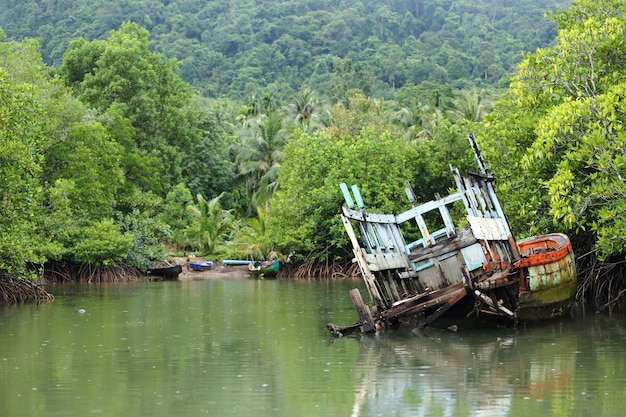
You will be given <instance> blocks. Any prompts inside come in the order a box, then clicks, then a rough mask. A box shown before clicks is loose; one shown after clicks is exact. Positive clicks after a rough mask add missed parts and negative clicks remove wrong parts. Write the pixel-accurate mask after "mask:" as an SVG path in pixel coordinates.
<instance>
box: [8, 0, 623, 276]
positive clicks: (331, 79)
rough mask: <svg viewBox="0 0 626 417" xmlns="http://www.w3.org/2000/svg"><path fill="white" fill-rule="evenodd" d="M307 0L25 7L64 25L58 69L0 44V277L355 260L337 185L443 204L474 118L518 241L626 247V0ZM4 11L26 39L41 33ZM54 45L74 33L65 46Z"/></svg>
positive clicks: (367, 194) (380, 203)
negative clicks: (169, 256) (49, 267)
mask: <svg viewBox="0 0 626 417" xmlns="http://www.w3.org/2000/svg"><path fill="white" fill-rule="evenodd" d="M329 3H330V2H329ZM297 4H298V5H299V6H301V7H300V8H299V9H298V10H297V11H295V9H294V5H295V3H294V4H292V3H291V2H271V1H270V2H263V4H256V3H254V4H253V3H252V2H251V3H250V4H248V3H247V2H243V1H242V2H221V1H219V2H217V1H216V2H200V1H198V2H193V1H191V2H182V1H179V2H174V1H172V2H169V3H167V4H163V3H159V2H152V3H150V5H151V6H154V7H153V8H150V9H149V11H147V10H148V9H146V10H144V9H143V8H142V7H144V6H145V4H144V2H142V1H137V2H115V7H111V9H110V10H109V14H104V15H98V17H95V16H96V14H89V15H88V13H87V12H88V11H92V10H93V7H100V6H103V5H106V6H107V7H109V6H111V5H110V4H109V2H107V1H103V2H99V3H98V2H84V1H74V2H69V3H65V2H56V3H55V2H36V1H31V2H20V3H19V4H18V3H15V4H11V7H10V8H9V9H8V12H10V13H8V14H9V15H11V13H12V16H14V17H15V18H16V19H17V20H19V19H18V18H24V17H29V18H30V19H35V21H37V19H39V20H38V22H39V23H38V24H37V25H35V26H33V30H32V32H31V35H36V36H41V33H43V32H41V31H44V26H46V27H47V29H45V30H49V31H50V32H49V33H50V34H52V32H53V31H52V28H54V27H55V26H54V25H56V24H57V23H59V22H64V23H65V24H67V26H66V27H65V30H66V31H65V32H63V31H60V32H59V33H58V37H55V36H50V37H49V38H46V40H45V43H42V45H43V49H42V51H43V52H44V53H45V54H46V59H48V60H50V61H51V62H53V63H54V64H55V65H58V66H57V67H54V68H50V67H47V66H45V65H44V64H43V59H42V57H41V55H39V53H38V44H37V42H36V41H33V40H24V41H21V42H17V41H12V40H4V41H3V42H0V162H1V164H0V174H1V175H2V178H3V183H2V184H0V196H2V198H3V205H2V206H1V207H0V210H1V211H0V215H1V217H0V269H3V270H7V271H10V272H12V273H21V272H23V269H24V263H23V261H24V260H26V261H33V262H37V263H40V262H45V261H46V260H51V261H58V262H61V263H85V264H89V265H97V266H103V267H106V266H109V265H115V264H120V263H121V264H125V265H130V266H132V267H135V268H137V269H139V270H142V271H145V270H147V269H149V267H150V265H151V264H152V262H153V261H154V260H156V259H159V258H162V257H163V256H164V253H165V245H168V247H169V248H170V249H172V250H181V251H183V250H184V251H198V252H200V253H202V254H205V255H210V256H212V257H218V256H225V255H228V256H229V257H237V256H241V257H246V256H249V257H254V258H259V257H267V256H268V255H269V253H270V252H272V251H276V252H278V253H279V254H280V255H282V256H286V255H287V254H289V253H294V254H295V255H296V256H298V257H300V258H306V259H309V260H325V259H336V258H338V257H346V256H350V254H349V251H348V250H347V248H346V243H347V239H346V237H345V233H344V232H343V229H342V225H341V224H340V220H339V217H338V216H337V214H338V210H339V206H340V205H341V204H342V196H341V193H340V192H339V188H338V186H339V183H341V182H347V183H348V184H349V185H352V184H357V185H358V186H359V188H360V190H361V193H362V195H363V197H364V198H365V201H366V204H367V205H368V207H369V208H371V209H374V210H392V211H398V210H402V209H403V208H406V207H407V206H406V204H405V203H403V200H404V196H403V191H402V190H403V189H404V186H405V182H406V181H409V182H410V184H411V185H412V187H413V188H414V190H415V194H416V195H417V197H418V198H419V199H420V200H422V201H426V200H429V199H431V198H433V196H434V195H435V193H441V194H444V193H446V192H447V191H448V188H449V187H450V186H452V183H451V177H450V175H449V167H448V166H449V165H453V166H455V167H458V168H459V169H460V170H461V171H466V170H468V169H472V167H473V160H472V158H471V156H470V150H469V146H468V145H467V139H466V135H467V133H469V132H472V131H475V132H477V133H478V137H479V140H481V141H482V144H483V146H484V151H485V155H486V156H487V161H488V163H489V164H490V166H491V168H492V170H493V171H495V172H496V174H497V175H498V177H499V178H500V182H499V187H500V189H501V191H502V193H501V195H502V196H503V199H504V200H505V206H506V208H507V212H509V215H510V216H511V220H512V223H513V225H514V228H515V231H516V233H517V234H519V235H525V234H533V233H539V232H547V231H554V230H563V231H567V232H568V233H570V234H571V235H572V236H573V237H574V238H575V241H577V242H578V244H579V245H580V246H581V247H584V246H585V245H586V246H587V247H589V248H595V249H598V251H599V253H600V254H601V256H602V257H606V256H610V255H612V254H616V253H622V252H624V251H625V250H626V243H625V241H624V239H623V236H624V232H626V230H624V228H625V226H624V224H623V220H622V216H621V213H623V211H624V209H626V207H625V206H624V201H625V200H624V195H625V190H624V181H623V178H624V175H626V174H625V172H624V170H625V167H624V148H625V146H624V145H625V139H624V138H623V132H622V130H623V129H622V127H623V123H624V116H623V115H624V109H623V105H622V104H621V103H622V102H623V101H624V97H623V96H624V95H625V94H626V93H625V91H626V87H625V85H626V84H625V82H624V79H625V74H626V73H625V69H624V68H625V66H624V60H623V56H624V52H626V51H625V50H624V49H625V47H624V43H623V41H622V39H623V34H624V27H625V25H626V23H625V19H624V11H625V10H624V6H623V5H622V4H621V3H619V2H617V1H615V0H602V1H596V2H593V3H592V2H590V1H588V0H585V1H580V2H577V3H575V4H574V6H573V7H572V8H571V9H568V10H567V11H562V12H558V13H555V14H554V15H553V21H554V22H548V21H544V20H542V19H539V18H537V20H536V21H533V22H532V25H531V24H530V23H529V24H528V25H524V24H523V23H524V22H525V20H524V19H526V18H530V17H531V16H535V14H537V13H538V10H539V9H537V7H535V6H533V4H534V3H533V2H515V3H510V4H509V2H506V1H495V2H486V1H484V2H473V3H472V4H470V2H465V1H458V2H452V1H449V2H442V4H441V5H439V6H435V3H434V2H430V1H418V2H402V1H387V2H379V3H376V4H375V5H374V4H371V5H369V4H368V5H367V6H365V5H363V4H362V3H360V2H350V3H347V2H342V3H340V4H339V5H335V4H332V5H331V4H326V3H325V2H322V3H314V2H306V1H303V2H300V3H297ZM555 4H556V3H555ZM25 5H28V7H26V6H25ZM52 5H56V7H57V8H56V9H54V10H56V11H54V13H53V8H52ZM133 6H134V7H135V8H132V7H133ZM244 6H245V7H244ZM542 7H544V8H543V9H541V10H545V5H544V6H542ZM174 9H175V11H176V13H174ZM37 10H40V12H41V13H38V12H37ZM120 10H121V11H122V12H123V14H124V17H125V18H127V19H130V20H131V21H130V22H128V21H127V22H125V23H122V22H121V21H120V22H118V21H117V17H118V16H117V12H118V11H120ZM155 10H157V11H158V10H160V12H158V13H157V12H155ZM70 11H72V12H80V13H78V14H76V15H73V16H75V17H73V19H74V23H71V22H69V21H68V20H66V19H68V18H67V16H66V15H67V14H68V13H69V12H70ZM0 12H3V11H2V10H0ZM137 13H140V14H137ZM155 13H156V14H155ZM53 15H54V16H55V17H54V18H52V17H51V16H53ZM0 16H2V18H0V19H4V18H5V17H6V16H7V14H6V13H0ZM87 16H89V17H87ZM103 16H105V17H106V16H108V17H109V18H110V20H108V21H107V22H108V23H107V24H102V23H103V21H102V20H101V19H103ZM174 16H178V20H176V22H177V23H176V24H174V23H172V22H173V20H172V19H173V17H174ZM194 16H195V19H194ZM138 17H141V20H142V24H141V25H140V24H137V23H136V22H137V21H138V20H139V19H138ZM246 17H247V18H248V20H245V18H246ZM513 17H515V18H516V19H518V21H519V24H518V25H515V26H514V27H511V28H509V29H507V30H508V32H506V33H505V32H503V31H504V30H505V29H504V25H505V23H506V22H508V21H510V19H512V18H513ZM93 18H95V19H96V20H98V22H99V23H98V24H96V23H94V22H93V21H90V20H89V19H93ZM211 19H212V20H211ZM29 22H31V21H30V20H29ZM43 22H46V23H45V24H43ZM86 22H90V23H94V24H93V25H91V24H90V25H88V24H87V23H86ZM402 22H404V23H402ZM0 23H3V24H8V26H9V27H10V28H11V30H12V31H14V32H15V35H14V36H16V37H20V36H22V34H24V33H23V32H20V30H24V27H28V25H25V26H24V27H21V26H20V27H19V28H18V27H17V26H15V25H14V24H13V22H11V23H5V22H2V20H0ZM77 23H79V24H78V26H76V25H77ZM209 23H210V24H209ZM279 23H280V24H279ZM357 23H358V24H357ZM108 24H115V25H118V26H115V27H114V28H109V27H108ZM233 25H234V26H233ZM146 27H147V28H150V29H151V31H152V33H151V32H149V31H148V29H146ZM201 27H202V28H203V30H202V31H198V30H197V29H198V28H201ZM531 27H532V30H531ZM556 27H560V28H561V30H560V32H559V36H558V38H557V40H556V45H555V46H553V47H550V48H546V49H539V50H537V51H536V52H535V53H532V54H528V55H526V57H525V59H524V60H523V62H522V63H521V64H520V65H519V66H518V67H517V73H516V75H515V76H514V77H513V80H512V83H511V86H510V88H509V90H508V91H507V92H506V93H505V94H504V95H503V96H501V97H500V99H499V100H498V102H497V105H496V107H495V110H494V111H493V112H491V114H489V115H488V116H487V118H486V119H484V120H483V118H484V117H485V115H486V114H488V112H489V111H490V110H491V100H492V98H493V97H495V96H496V91H497V90H496V88H495V86H496V85H497V84H498V82H499V80H500V79H501V77H505V74H506V72H507V71H508V70H510V69H512V67H513V65H514V64H515V59H514V58H513V56H514V55H515V54H518V53H520V52H521V51H522V50H525V49H530V48H534V46H535V45H538V44H541V45H544V46H545V45H546V44H547V43H548V41H550V40H551V38H550V34H551V33H553V29H552V28H556ZM104 28H106V30H104ZM165 28H169V30H165ZM182 28H185V29H184V30H183V29H182ZM391 28H393V30H392V29H391ZM18 29H19V30H18ZM109 29H115V30H113V31H111V32H110V31H109ZM100 30H103V31H102V32H101V33H100V32H99V31H100ZM217 30H219V33H220V36H214V34H215V33H216V32H215V31H217ZM72 31H78V32H80V36H76V37H74V38H71V37H72V36H73V35H71V34H69V33H70V32H71V33H74V32H72ZM181 31H182V32H181ZM529 31H530V32H529ZM532 31H535V32H532ZM536 31H539V32H540V34H539V35H538V34H537V32H536ZM78 32H77V33H78ZM183 33H184V36H182V38H181V37H177V35H182V34H183ZM64 34H65V35H64ZM63 36H66V37H70V38H69V39H68V38H63V39H62V40H61V37H63ZM526 36H528V37H529V39H530V38H532V41H528V42H526V43H525V41H524V42H522V40H523V39H526V38H525V37H526ZM150 39H153V40H150ZM181 39H184V41H183V40H181ZM298 39H299V40H300V41H301V42H295V43H294V45H292V47H291V48H290V49H282V50H281V49H280V48H279V47H280V45H285V43H284V42H285V41H286V40H294V41H295V40H298ZM166 40H167V41H166ZM54 42H57V43H56V44H55V45H56V47H60V45H67V48H66V49H63V53H62V54H61V57H60V58H58V57H57V56H56V55H55V54H56V53H52V50H51V49H50V45H52V44H53V43H54ZM297 45H300V46H302V48H298V47H297ZM185 46H189V47H190V48H191V49H193V48H195V49H194V52H193V53H191V52H189V50H187V52H185V51H186V49H185ZM53 49H54V48H53ZM279 50H280V51H282V52H281V54H283V57H282V58H281V56H280V55H278V54H277V51H279ZM156 51H160V52H156ZM286 51H289V53H288V55H289V56H290V57H291V58H293V59H295V60H294V61H290V60H285V59H283V58H285V55H284V54H286V53H287V52H286ZM181 54H182V55H181ZM184 54H189V55H184ZM298 54H305V55H303V56H302V57H301V58H302V59H301V60H299V59H296V58H295V57H296V56H297V55H298ZM485 54H487V55H489V54H493V55H494V56H493V57H491V58H489V57H488V56H486V55H485ZM174 56H175V57H177V58H178V61H177V60H176V59H174V58H172V57H174ZM211 57H213V58H215V59H214V60H213V58H211ZM392 57H393V59H392ZM495 57H497V59H495ZM218 58H219V59H218ZM291 58H290V59H291ZM196 59H197V60H196ZM207 59H208V60H213V61H211V62H212V63H211V64H209V63H206V62H205V64H201V62H200V60H207ZM457 59H460V60H462V61H463V64H462V65H464V66H466V67H464V68H465V69H463V68H460V67H459V68H457V70H456V72H455V70H454V68H455V65H453V64H454V62H455V60H457ZM494 59H495V61H494ZM203 62H204V61H203ZM487 63H488V65H487V66H486V67H484V65H485V64H487ZM457 64H459V65H461V64H460V63H458V62H457ZM481 65H482V67H481ZM192 68H193V69H194V70H197V71H201V72H202V71H204V72H202V73H198V74H197V77H198V78H194V77H191V76H190V73H189V71H190V70H191V69H192ZM420 74H421V75H420ZM453 74H456V75H453ZM503 79H506V77H505V78H503ZM190 83H192V84H194V85H195V86H196V88H197V87H198V86H201V87H202V88H200V89H198V90H202V91H198V90H196V89H194V88H193V87H192V85H191V84H190ZM305 86H306V87H305ZM459 87H466V89H465V90H459V89H458V88H459ZM479 87H486V88H479ZM202 94H204V95H205V96H211V97H212V98H209V97H203V96H202ZM219 95H227V96H228V98H222V99H217V100H216V99H215V96H219ZM481 129H482V130H483V131H482V132H480V131H479V130H481ZM194 196H195V198H194Z"/></svg>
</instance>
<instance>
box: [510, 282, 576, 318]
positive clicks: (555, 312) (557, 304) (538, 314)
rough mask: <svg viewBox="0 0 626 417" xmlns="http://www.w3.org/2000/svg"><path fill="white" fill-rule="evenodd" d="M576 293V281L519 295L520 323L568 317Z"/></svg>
mask: <svg viewBox="0 0 626 417" xmlns="http://www.w3.org/2000/svg"><path fill="white" fill-rule="evenodd" d="M575 293H576V280H575V279H574V280H571V281H566V282H562V283H561V284H559V285H557V286H555V287H552V288H548V289H545V290H540V291H536V292H532V293H531V292H523V293H520V295H519V306H518V307H517V311H516V316H517V319H518V320H519V321H541V320H549V319H554V318H559V317H563V316H566V315H567V314H568V313H569V311H570V307H571V306H572V302H573V300H574V294H575Z"/></svg>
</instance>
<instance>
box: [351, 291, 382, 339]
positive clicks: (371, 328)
mask: <svg viewBox="0 0 626 417" xmlns="http://www.w3.org/2000/svg"><path fill="white" fill-rule="evenodd" d="M350 298H352V303H353V304H354V307H356V311H357V313H358V314H359V321H360V322H361V326H362V328H363V333H375V332H376V326H375V325H374V319H373V318H372V313H371V312H370V309H369V307H368V306H367V305H366V304H365V303H364V302H363V298H362V297H361V292H360V291H359V289H358V288H354V289H352V290H351V291H350Z"/></svg>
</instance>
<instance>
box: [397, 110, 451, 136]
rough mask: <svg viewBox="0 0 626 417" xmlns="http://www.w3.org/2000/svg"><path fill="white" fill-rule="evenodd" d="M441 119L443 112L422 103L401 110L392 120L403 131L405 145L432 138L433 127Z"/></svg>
mask: <svg viewBox="0 0 626 417" xmlns="http://www.w3.org/2000/svg"><path fill="white" fill-rule="evenodd" d="M442 119H443V112H442V111H441V110H440V109H439V108H438V107H434V106H431V105H429V104H424V103H422V102H417V103H415V107H414V108H411V109H410V108H406V107H403V108H401V109H400V110H398V111H397V112H396V113H395V114H394V116H393V118H392V120H393V122H394V123H395V124H397V125H399V126H401V127H402V128H403V129H404V132H405V134H404V137H405V139H406V141H407V144H409V143H413V142H417V141H419V140H422V139H429V138H432V137H433V135H434V130H435V127H437V125H439V124H440V123H441V120H442Z"/></svg>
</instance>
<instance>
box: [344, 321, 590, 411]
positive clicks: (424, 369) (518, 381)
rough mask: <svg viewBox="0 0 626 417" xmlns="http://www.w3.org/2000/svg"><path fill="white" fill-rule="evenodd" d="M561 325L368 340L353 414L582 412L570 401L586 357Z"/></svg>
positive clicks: (359, 364)
mask: <svg viewBox="0 0 626 417" xmlns="http://www.w3.org/2000/svg"><path fill="white" fill-rule="evenodd" d="M560 326H561V325H560V324H558V325H554V326H548V327H544V328H541V329H532V330H524V331H521V332H520V331H519V329H518V330H515V329H508V330H506V331H505V333H502V331H497V330H494V331H489V332H486V333H482V334H476V333H473V334H472V333H471V332H458V333H454V332H451V331H447V330H440V329H425V330H423V331H420V332H419V333H420V334H419V335H417V336H416V335H415V334H414V333H412V332H405V333H401V332H400V330H398V331H393V332H386V333H383V334H381V335H379V336H377V337H372V336H365V337H361V338H359V341H358V343H360V344H361V350H360V352H359V356H358V359H357V362H356V364H355V366H354V375H353V377H354V378H355V379H357V380H360V381H361V383H360V385H359V386H358V388H357V391H356V393H355V402H354V407H353V412H352V415H353V416H378V415H390V414H389V412H390V410H393V412H394V414H392V415H415V416H435V415H441V416H498V417H500V416H507V415H561V414H558V413H557V412H556V411H559V412H562V413H563V414H562V415H575V414H573V412H574V411H575V410H576V409H577V408H579V407H580V405H577V404H576V403H575V402H574V401H570V400H569V399H568V398H571V397H573V396H575V395H574V394H575V388H576V387H575V380H574V378H573V375H574V372H575V370H576V369H575V368H576V366H577V356H578V354H579V353H580V352H579V350H578V346H577V343H578V342H577V339H576V338H572V337H571V334H572V330H569V331H567V332H563V333H567V334H568V336H565V337H564V335H563V333H562V332H561V330H560ZM333 340H334V343H353V342H352V341H354V340H356V339H354V338H342V339H333ZM581 415H584V414H581Z"/></svg>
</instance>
